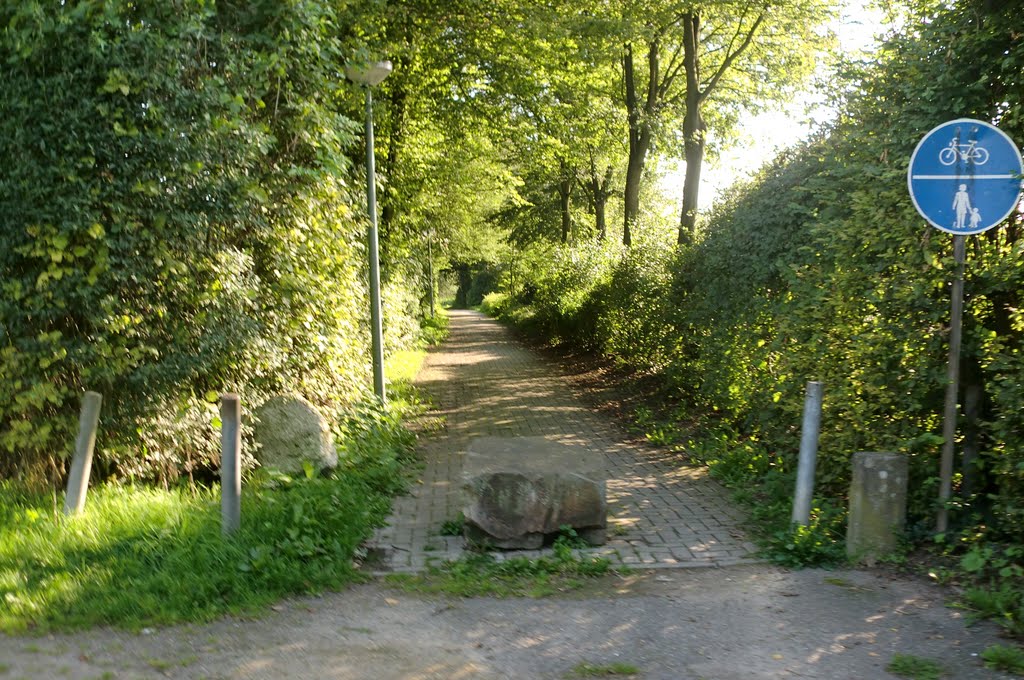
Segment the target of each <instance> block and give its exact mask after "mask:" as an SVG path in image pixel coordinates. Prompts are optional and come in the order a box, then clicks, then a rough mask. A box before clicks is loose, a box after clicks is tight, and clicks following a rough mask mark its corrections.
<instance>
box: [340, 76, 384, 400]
mask: <svg viewBox="0 0 1024 680" xmlns="http://www.w3.org/2000/svg"><path fill="white" fill-rule="evenodd" d="M389 73H391V62H390V61H379V62H376V63H372V64H366V65H363V66H349V67H347V68H346V69H345V75H346V76H347V77H348V79H349V80H351V81H352V82H355V83H359V84H360V85H362V86H363V87H364V88H365V89H366V207H367V211H368V212H369V215H370V226H369V227H368V228H367V234H366V242H367V246H368V250H369V258H370V338H371V348H372V351H373V391H374V393H375V394H376V395H377V398H378V399H379V400H380V402H381V403H382V404H383V403H385V401H387V397H386V395H385V393H384V331H383V326H382V325H381V319H380V259H379V256H378V254H377V251H378V248H377V172H376V169H375V167H374V154H373V95H372V93H371V91H372V89H373V87H374V86H375V85H379V84H380V83H381V81H383V80H384V79H385V78H387V77H388V74H389Z"/></svg>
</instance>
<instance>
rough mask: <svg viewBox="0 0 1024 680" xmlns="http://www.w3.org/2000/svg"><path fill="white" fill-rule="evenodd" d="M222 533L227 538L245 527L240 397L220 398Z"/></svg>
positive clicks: (226, 395)
mask: <svg viewBox="0 0 1024 680" xmlns="http://www.w3.org/2000/svg"><path fill="white" fill-rule="evenodd" d="M220 421H221V425H220V432H221V435H220V442H221V444H220V449H221V453H220V485H221V487H220V488H221V496H220V498H221V501H220V516H221V533H222V534H224V535H225V536H226V535H228V534H232V533H234V532H235V531H237V530H238V527H240V526H241V524H242V465H241V456H242V403H241V399H240V398H239V396H238V395H237V394H222V395H221V397H220Z"/></svg>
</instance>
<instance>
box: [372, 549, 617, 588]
mask: <svg viewBox="0 0 1024 680" xmlns="http://www.w3.org/2000/svg"><path fill="white" fill-rule="evenodd" d="M609 572H611V562H610V561H609V560H607V559H605V558H600V557H578V556H576V554H575V553H574V552H573V549H572V546H571V544H570V542H569V540H567V539H565V538H560V539H558V541H556V542H555V546H554V554H553V556H551V557H540V558H537V559H529V558H526V557H513V558H510V559H507V560H503V561H500V562H499V561H498V560H496V559H495V558H494V556H493V555H492V554H490V553H486V552H485V553H474V554H470V555H468V556H466V557H463V558H462V559H459V560H456V561H454V562H446V563H445V564H443V565H441V566H439V567H431V568H430V569H428V570H427V572H426V573H425V574H391V575H389V576H387V577H386V578H385V582H386V583H390V584H392V585H394V586H397V587H399V588H402V589H403V590H406V591H409V592H418V593H435V594H436V593H441V594H446V595H456V596H459V597H477V596H481V595H490V596H493V597H524V596H525V597H545V596H548V595H553V594H555V593H557V592H561V591H566V590H575V589H577V588H579V587H581V586H582V585H583V582H584V581H583V579H585V578H592V577H597V576H602V575H604V574H607V573H609Z"/></svg>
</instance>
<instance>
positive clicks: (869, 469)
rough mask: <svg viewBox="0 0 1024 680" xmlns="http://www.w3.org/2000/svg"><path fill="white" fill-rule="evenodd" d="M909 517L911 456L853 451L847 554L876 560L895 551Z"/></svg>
mask: <svg viewBox="0 0 1024 680" xmlns="http://www.w3.org/2000/svg"><path fill="white" fill-rule="evenodd" d="M906 516H907V457H906V456H904V455H902V454H899V453H868V452H864V451H861V452H858V453H855V454H853V481H852V482H851V483H850V514H849V524H848V526H847V530H846V554H847V555H848V556H849V557H851V558H853V559H855V560H857V561H867V562H869V563H870V562H873V561H874V559H875V558H876V557H880V556H882V555H885V554H886V553H890V552H892V551H893V550H895V549H896V548H897V547H898V545H899V538H900V534H902V532H903V527H904V525H905V524H906Z"/></svg>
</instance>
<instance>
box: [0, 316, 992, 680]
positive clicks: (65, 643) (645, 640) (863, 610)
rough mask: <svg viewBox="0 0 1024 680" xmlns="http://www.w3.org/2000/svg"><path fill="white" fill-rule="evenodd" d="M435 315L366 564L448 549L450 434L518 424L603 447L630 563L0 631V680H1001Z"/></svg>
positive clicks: (713, 489)
mask: <svg viewBox="0 0 1024 680" xmlns="http://www.w3.org/2000/svg"><path fill="white" fill-rule="evenodd" d="M452 327H453V333H452V338H451V341H450V342H449V343H448V344H447V345H446V347H445V348H444V349H443V350H442V351H439V352H435V353H433V354H432V355H431V357H430V360H429V361H428V364H427V367H426V368H425V370H424V373H423V376H422V383H423V384H424V386H425V387H426V389H428V390H429V391H431V392H432V393H433V394H434V396H435V398H436V400H437V404H438V407H439V409H440V413H441V414H442V415H443V416H444V417H445V419H446V428H445V431H444V432H443V435H442V436H440V437H435V438H433V439H431V440H430V441H429V442H427V443H426V445H425V447H424V449H423V454H424V456H425V458H426V461H427V467H426V469H425V470H424V473H423V479H422V480H421V483H420V484H419V485H418V486H417V488H416V489H415V490H414V493H413V494H411V495H410V496H409V497H407V498H404V499H400V500H399V502H398V503H397V504H396V512H395V515H394V517H393V518H392V520H393V521H392V526H391V527H390V528H389V529H388V530H386V531H382V532H381V533H380V534H379V535H378V536H377V542H378V546H379V547H380V548H381V549H383V550H385V552H386V560H385V561H386V564H385V565H384V566H385V568H387V569H393V570H399V571H409V570H418V569H422V568H423V566H424V565H425V564H426V563H427V562H428V561H429V560H430V559H431V557H432V556H438V557H443V558H448V557H454V556H458V554H459V552H460V551H461V546H460V543H459V540H458V539H453V538H445V537H441V536H440V535H439V528H440V525H441V524H442V523H443V522H444V520H446V519H450V518H452V517H453V516H454V514H455V513H456V512H457V509H458V504H457V501H456V500H455V498H456V496H455V495H454V491H453V489H454V488H455V487H456V486H457V484H455V483H453V482H455V480H457V476H458V472H459V465H460V461H459V458H458V453H457V452H458V451H459V450H460V447H461V445H462V444H464V443H465V442H466V441H468V440H469V438H471V437H473V436H480V435H483V434H508V435H518V434H529V435H541V436H549V437H553V438H558V439H562V440H572V441H576V442H580V443H584V444H586V445H587V446H589V447H592V448H593V449H594V450H595V451H597V452H598V453H599V454H600V455H604V456H605V459H606V460H607V461H608V471H609V505H610V507H611V508H612V509H613V512H614V515H613V516H612V519H611V523H612V526H613V527H618V529H617V530H615V531H613V536H612V541H611V542H610V544H609V546H608V553H609V554H610V555H612V556H613V557H614V558H615V559H616V560H617V561H619V562H620V563H626V564H632V565H634V566H638V567H644V569H643V570H642V571H636V572H634V573H632V574H630V575H627V576H609V577H605V578H601V579H597V580H595V581H593V582H590V583H588V584H587V585H586V586H585V587H584V589H583V590H580V591H573V592H570V593H565V594H562V595H558V596H554V597H549V598H545V599H540V600H531V599H506V600H498V599H489V598H468V599H449V598H445V597H428V596H416V595H408V594H405V593H402V592H399V591H396V590H393V589H390V588H388V587H387V586H386V585H385V584H384V583H383V582H380V581H378V582H375V583H371V584H367V585H362V586H357V587H354V588H351V589H349V590H346V591H344V592H341V593H330V594H327V595H324V596H323V597H318V598H297V599H293V600H289V601H285V602H282V603H280V604H279V605H278V606H276V607H274V608H273V610H271V611H269V612H267V614H266V615H265V616H264V617H261V618H259V619H255V620H239V619H233V618H228V619H223V620H221V621H217V622H215V623H212V624H209V625H202V626H198V625H194V626H176V627H170V628H164V629H157V630H144V631H141V632H138V633H131V632H123V631H111V630H107V629H97V630H93V631H89V632H84V633H78V634H73V635H52V636H44V637H0V680H5V679H6V678H76V679H78V678H106V679H114V678H117V679H122V678H225V679H227V678H230V679H238V680H241V679H255V678H267V679H276V678H311V679H313V678H337V679H339V680H340V679H342V678H344V679H350V678H351V679H363V678H365V679H367V680H389V679H394V680H424V679H427V678H438V679H448V678H453V679H454V678H459V679H463V678H517V679H521V678H526V679H530V678H539V679H543V678H551V679H555V678H567V677H577V676H576V675H574V674H573V669H574V668H577V667H578V665H579V664H581V663H586V664H590V665H592V666H593V667H595V668H597V669H600V668H602V667H603V668H605V669H607V668H608V667H609V664H614V663H619V664H626V665H627V666H628V667H632V668H635V669H636V670H637V673H636V675H635V676H634V677H638V678H645V679H655V678H661V679H665V680H690V679H693V680H697V679H705V680H740V679H742V680H748V679H750V680H760V679H768V678H821V679H827V680H832V679H860V678H871V679H874V678H888V677H895V676H891V675H890V674H888V673H887V672H886V671H885V670H884V669H885V666H886V665H887V664H888V663H889V662H890V660H891V659H892V656H893V654H895V653H900V654H911V655H915V656H920V657H928V658H933V659H935V660H937V661H939V663H941V665H942V667H943V668H944V669H945V671H946V673H947V675H946V676H944V677H947V678H952V679H954V680H956V679H967V678H970V679H972V680H977V679H979V678H1001V677H1006V676H1003V675H1001V674H998V673H994V672H991V671H988V670H986V669H985V668H984V667H983V665H982V664H981V661H980V660H979V658H978V656H977V655H978V654H979V653H980V652H981V651H982V650H983V649H984V648H985V647H986V646H988V645H989V644H993V643H994V642H997V641H998V639H997V637H996V636H995V634H994V630H993V628H992V627H991V626H978V627H976V628H967V627H965V625H964V620H963V616H962V613H961V612H959V611H958V610H955V609H951V608H948V607H946V606H945V605H944V603H943V599H942V596H943V592H942V591H941V590H940V589H939V588H937V587H935V586H933V585H930V584H928V583H926V582H923V581H919V580H903V579H897V580H894V579H892V578H890V577H888V576H885V575H881V574H877V573H869V572H860V571H836V572H825V571H819V570H807V571H801V572H788V571H785V570H781V569H778V568H776V567H772V566H770V565H767V564H763V563H757V562H756V561H755V560H754V558H753V557H752V556H751V554H750V550H751V547H752V546H751V545H750V544H749V542H748V541H747V539H746V537H745V535H744V531H743V516H742V513H741V512H739V511H738V510H737V509H736V508H733V507H731V506H730V504H729V502H728V498H727V496H726V494H725V493H724V492H723V490H722V489H721V488H720V487H719V486H718V485H717V484H715V483H714V482H712V481H711V480H708V479H707V478H706V476H704V475H703V474H702V473H700V472H699V471H696V470H689V469H680V468H679V466H678V463H679V461H678V460H676V459H674V458H673V457H672V456H670V455H668V454H664V453H659V452H657V451H652V450H650V449H647V448H645V447H640V446H636V445H633V444H630V443H629V441H628V438H626V437H624V436H623V434H622V433H621V432H620V431H618V430H617V429H616V427H615V426H614V424H612V423H611V422H609V419H608V418H607V417H602V416H600V415H598V414H596V413H595V412H594V411H593V410H592V409H590V408H588V407H586V406H584V405H582V404H581V403H580V402H579V401H577V400H576V399H575V398H574V397H572V395H571V391H570V390H569V389H568V388H567V386H566V384H565V382H564V381H563V380H562V379H560V378H557V377H555V376H556V373H557V372H556V371H552V370H549V368H550V367H546V366H545V363H544V361H543V360H541V359H540V358H539V357H537V356H536V355H535V354H533V353H532V352H530V351H529V350H526V349H524V348H522V347H521V346H519V345H518V344H517V343H516V342H515V341H514V340H513V339H512V338H511V337H510V336H509V335H508V334H507V333H506V332H505V331H504V330H503V329H501V328H500V327H498V326H497V325H496V324H493V323H492V322H490V321H488V320H486V319H484V318H482V317H480V316H479V315H475V314H473V313H458V314H456V315H455V316H454V318H453V323H452ZM647 567H651V568H650V569H647ZM681 567H698V568H681ZM0 606H2V603H0ZM623 668H625V667H623Z"/></svg>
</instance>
